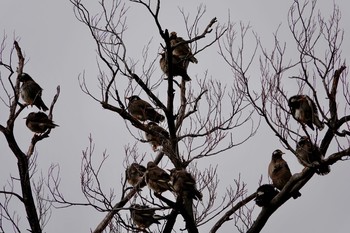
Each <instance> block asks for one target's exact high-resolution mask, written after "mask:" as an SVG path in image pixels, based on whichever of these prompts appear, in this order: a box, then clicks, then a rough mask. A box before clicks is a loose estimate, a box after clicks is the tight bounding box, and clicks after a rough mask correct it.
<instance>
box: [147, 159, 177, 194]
mask: <svg viewBox="0 0 350 233" xmlns="http://www.w3.org/2000/svg"><path fill="white" fill-rule="evenodd" d="M146 183H147V185H148V187H149V188H150V189H152V190H153V191H154V192H156V193H159V194H160V193H162V192H165V191H167V190H172V187H171V185H170V175H169V174H168V173H166V171H164V170H163V169H161V168H160V167H158V166H157V164H155V162H153V161H150V162H148V163H147V171H146Z"/></svg>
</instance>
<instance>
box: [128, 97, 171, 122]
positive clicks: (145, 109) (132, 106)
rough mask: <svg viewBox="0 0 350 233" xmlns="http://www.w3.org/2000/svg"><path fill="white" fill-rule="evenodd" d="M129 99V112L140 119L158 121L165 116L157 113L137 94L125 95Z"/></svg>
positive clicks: (162, 119)
mask: <svg viewBox="0 0 350 233" xmlns="http://www.w3.org/2000/svg"><path fill="white" fill-rule="evenodd" d="M127 99H128V100H129V104H128V110H129V113H130V114H131V115H132V116H133V117H135V118H136V119H138V120H140V121H146V120H150V121H154V122H157V123H159V122H160V121H164V119H165V117H164V116H163V115H161V114H159V113H158V112H157V111H156V110H155V109H154V108H153V107H152V106H151V105H150V104H149V103H148V102H146V101H144V100H142V99H141V98H140V97H138V96H137V95H133V96H130V97H127Z"/></svg>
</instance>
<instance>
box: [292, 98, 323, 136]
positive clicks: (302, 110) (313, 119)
mask: <svg viewBox="0 0 350 233" xmlns="http://www.w3.org/2000/svg"><path fill="white" fill-rule="evenodd" d="M288 106H289V107H290V110H291V112H292V115H293V117H294V119H295V120H296V121H298V122H299V123H301V124H306V125H307V126H309V127H310V128H311V129H312V130H314V126H313V125H315V126H316V127H317V128H318V129H319V130H322V129H323V128H324V124H323V122H321V121H320V119H319V118H318V112H317V106H316V104H315V103H314V101H312V99H311V98H310V97H309V96H307V95H294V96H292V97H290V98H289V100H288Z"/></svg>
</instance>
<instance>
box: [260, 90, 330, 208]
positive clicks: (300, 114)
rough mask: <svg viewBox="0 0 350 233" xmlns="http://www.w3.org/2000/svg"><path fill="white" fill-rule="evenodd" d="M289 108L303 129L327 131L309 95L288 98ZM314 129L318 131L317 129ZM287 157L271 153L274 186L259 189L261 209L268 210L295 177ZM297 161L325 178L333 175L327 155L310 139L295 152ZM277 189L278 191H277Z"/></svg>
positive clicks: (298, 145) (303, 142)
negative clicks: (330, 173)
mask: <svg viewBox="0 0 350 233" xmlns="http://www.w3.org/2000/svg"><path fill="white" fill-rule="evenodd" d="M288 106H289V108H290V111H291V113H292V116H293V118H294V119H295V120H296V121H297V122H299V123H300V124H301V125H302V127H303V128H305V125H307V126H308V127H310V128H311V129H312V130H315V127H316V128H317V129H318V130H322V129H323V128H324V123H323V122H322V121H321V120H320V119H319V117H318V111H317V106H316V104H315V103H314V101H313V100H312V99H311V98H310V97H309V96H307V95H295V96H292V97H290V98H289V100H288ZM314 126H315V127H314ZM283 154H284V153H283V152H282V151H281V150H279V149H277V150H275V151H274V152H273V153H272V158H271V162H270V164H269V167H268V174H269V176H270V178H271V180H272V184H264V185H262V186H260V187H259V188H258V189H257V196H256V199H255V202H256V204H257V205H258V206H261V207H262V206H267V205H268V204H269V203H270V201H271V200H272V199H273V198H274V197H275V196H276V195H277V194H278V191H277V190H276V189H278V190H282V189H283V187H284V186H285V185H286V183H287V182H288V181H289V179H290V178H291V177H292V174H291V171H290V169H289V167H288V164H287V162H286V161H285V160H284V159H283V158H282V155H283ZM295 154H296V157H297V159H298V161H299V163H300V164H301V165H303V166H304V167H311V168H314V169H315V172H316V173H317V174H319V175H326V174H328V173H329V172H330V167H329V165H327V164H325V163H324V162H323V159H324V154H322V152H321V151H320V149H319V147H318V146H317V145H316V144H314V143H312V141H311V139H310V138H309V137H308V136H302V137H300V139H299V141H298V142H297V145H296V149H295ZM275 188H276V189H275ZM300 196H301V194H300V192H299V191H294V192H293V193H292V197H293V198H294V199H295V198H298V197H300Z"/></svg>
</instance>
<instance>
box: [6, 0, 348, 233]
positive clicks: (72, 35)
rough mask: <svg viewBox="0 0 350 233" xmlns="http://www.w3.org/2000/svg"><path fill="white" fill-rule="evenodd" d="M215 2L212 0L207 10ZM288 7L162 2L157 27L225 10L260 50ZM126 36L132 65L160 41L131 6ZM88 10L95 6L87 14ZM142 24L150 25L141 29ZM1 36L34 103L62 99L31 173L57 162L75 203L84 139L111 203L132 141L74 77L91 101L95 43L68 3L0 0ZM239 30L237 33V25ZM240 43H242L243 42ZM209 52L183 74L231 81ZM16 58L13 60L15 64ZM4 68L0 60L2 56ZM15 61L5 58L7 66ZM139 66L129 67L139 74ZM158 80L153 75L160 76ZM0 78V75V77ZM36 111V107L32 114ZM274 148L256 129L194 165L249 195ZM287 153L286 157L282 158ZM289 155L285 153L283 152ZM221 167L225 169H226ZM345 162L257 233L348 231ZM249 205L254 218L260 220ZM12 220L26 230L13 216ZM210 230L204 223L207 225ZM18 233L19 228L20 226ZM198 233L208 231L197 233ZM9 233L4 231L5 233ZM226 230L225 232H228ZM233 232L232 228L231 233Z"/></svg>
mask: <svg viewBox="0 0 350 233" xmlns="http://www.w3.org/2000/svg"><path fill="white" fill-rule="evenodd" d="M214 2H215V3H214ZM292 2H293V1H279V0H267V1H258V0H248V1H229V0H225V1H224V0H220V1H197V0H192V1H187V0H179V1H171V0H163V1H162V8H161V12H162V13H161V17H160V19H161V22H162V24H163V27H164V28H169V30H176V31H178V32H179V34H180V32H185V29H184V28H183V26H184V23H183V21H182V18H181V14H180V12H179V10H178V8H177V7H180V8H184V9H185V10H186V11H187V12H195V11H196V8H197V7H198V6H199V5H200V4H204V5H205V6H206V8H207V12H206V14H205V17H204V18H203V21H202V24H203V26H205V25H206V24H207V22H209V20H210V19H211V18H213V17H217V18H218V22H219V23H221V24H224V23H226V22H227V19H228V11H230V15H231V20H232V21H234V22H237V23H239V22H240V21H242V22H243V23H248V22H250V24H251V26H252V28H253V29H254V30H255V31H256V32H257V33H258V34H259V35H260V37H261V39H262V41H263V42H264V43H266V45H267V47H268V46H271V45H272V43H273V37H272V33H274V32H275V31H276V29H277V27H278V26H279V25H280V24H281V32H282V33H281V38H282V39H283V40H286V41H288V40H290V33H289V34H288V33H287V32H288V30H287V12H288V9H289V7H290V4H291V3H292ZM335 3H336V4H337V5H339V6H340V9H341V11H342V20H341V25H342V26H341V27H342V28H344V29H345V38H344V42H343V47H342V49H343V56H348V55H349V54H350V37H349V33H350V28H349V24H348V22H350V16H349V14H348V12H347V10H348V9H350V8H349V7H350V3H349V1H346V0H338V1H335ZM128 5H130V10H129V16H128V28H129V31H128V32H127V35H128V36H129V40H128V44H129V45H130V54H129V55H130V56H133V58H134V60H139V61H141V59H142V57H141V52H142V49H143V46H144V44H142V43H140V41H141V42H142V40H141V39H144V40H145V42H148V40H150V39H151V38H153V40H152V48H154V49H155V51H154V53H155V54H156V53H157V52H158V51H157V48H159V43H161V38H160V36H159V35H158V34H157V33H156V28H155V26H154V25H153V24H152V21H151V18H150V16H149V15H148V14H147V12H146V10H145V9H144V8H142V7H141V6H140V5H137V4H130V3H128ZM318 7H319V8H320V9H321V10H322V12H324V14H325V16H328V15H329V14H330V9H331V8H332V2H331V1H320V2H319V3H318ZM95 10H96V9H95ZM147 22H149V23H147ZM0 29H1V38H2V35H3V34H6V35H7V40H6V43H7V51H8V50H9V48H10V47H11V46H12V42H13V38H14V36H15V37H16V38H17V39H18V40H19V44H20V46H21V47H22V49H23V51H24V53H25V57H26V62H27V63H26V65H25V69H24V70H25V72H27V73H29V74H30V75H31V76H32V77H33V78H34V79H35V80H36V81H37V82H38V83H39V84H40V85H41V87H42V88H43V89H44V92H43V99H44V101H45V102H46V104H47V105H48V104H49V103H50V102H51V100H52V98H53V95H54V94H55V90H56V86H57V85H60V86H61V95H60V98H59V100H58V102H57V104H56V106H55V111H54V120H55V122H56V123H57V124H58V125H60V127H59V128H57V129H55V130H53V131H52V132H51V135H50V137H49V138H48V139H45V140H43V141H41V142H40V143H38V145H37V147H36V151H37V152H38V156H39V158H38V170H39V171H42V172H43V173H44V174H45V173H46V172H47V170H48V168H49V166H50V165H51V164H59V165H60V168H61V171H60V172H61V178H62V180H61V185H62V190H63V192H64V193H65V195H66V198H67V199H69V200H72V201H79V200H82V194H81V191H80V180H79V179H80V162H81V157H82V154H81V151H82V150H84V149H85V148H86V147H87V146H88V137H89V135H90V134H91V135H92V137H93V139H94V140H95V143H96V147H95V156H96V160H97V161H99V160H100V159H101V156H102V152H103V151H104V150H105V149H106V150H107V154H109V155H110V158H109V163H108V165H107V166H106V167H105V172H103V175H104V178H103V182H104V184H105V185H106V188H107V190H108V189H109V188H114V189H115V190H116V194H117V200H118V198H119V196H118V195H119V194H120V190H119V189H118V187H120V180H121V175H122V174H123V173H124V170H123V164H122V162H123V156H124V145H126V144H129V143H130V144H133V143H134V139H133V137H131V136H130V135H129V132H128V131H127V130H126V128H125V124H124V122H123V121H122V120H121V118H120V117H118V116H116V115H115V114H113V113H111V112H109V111H106V110H103V109H102V107H101V106H100V105H99V104H98V103H97V102H95V101H93V100H92V99H91V98H89V97H88V96H87V95H85V94H83V93H82V91H81V90H80V88H79V83H78V75H79V74H81V73H82V72H83V71H85V75H86V78H87V80H88V84H89V85H90V86H91V88H92V89H93V90H94V91H95V93H96V94H97V95H98V93H99V92H98V89H97V86H98V83H97V80H96V75H97V74H98V69H97V66H96V53H95V45H94V43H93V41H92V38H91V36H90V34H89V32H88V30H87V28H86V27H85V26H84V25H83V24H81V23H79V22H78V21H77V20H76V18H75V17H74V14H73V10H72V5H71V4H70V3H69V1H43V0H32V1H19V0H2V3H1V7H0ZM237 30H238V27H237ZM247 46H249V41H247ZM216 51H217V47H216V46H215V47H212V48H210V49H209V50H206V51H204V52H203V53H201V54H199V55H198V57H197V58H198V60H199V61H200V62H199V64H198V65H196V66H194V65H193V66H191V70H190V71H189V73H190V75H191V76H192V77H193V76H196V75H198V77H200V75H203V73H204V71H205V70H208V71H209V74H210V75H212V76H213V77H215V78H216V79H218V80H222V81H223V82H227V80H229V79H230V78H231V77H232V75H231V73H230V70H229V69H228V68H227V67H223V66H222V63H223V62H222V61H220V60H217V59H215V60H213V59H211V58H212V55H215V57H218V56H217V54H216ZM14 58H15V57H14ZM3 59H4V61H7V59H8V56H4V57H3ZM16 62H17V59H15V60H14V61H13V66H14V67H16ZM141 65H142V62H140V63H139V64H138V66H136V71H137V69H138V70H139V71H140V70H141ZM1 72H3V70H1ZM159 74H160V73H159ZM251 74H256V75H259V74H260V72H259V67H257V68H256V73H255V72H254V69H253V71H251ZM1 75H3V73H1ZM0 109H1V114H0V121H1V124H5V120H6V117H7V115H8V114H7V112H6V111H5V110H4V107H1V108H0ZM31 111H33V109H30V108H29V109H27V110H25V111H24V112H23V113H22V114H21V116H23V117H25V116H26V115H27V114H28V112H31ZM34 111H36V109H34ZM24 121H25V120H22V117H19V118H18V120H17V124H16V126H15V127H16V128H15V131H16V138H17V139H18V141H19V142H20V145H21V147H22V149H23V150H24V151H26V150H27V148H28V145H29V142H30V139H31V137H32V133H31V132H30V131H29V130H28V129H27V128H26V127H25V124H24ZM0 148H1V151H0V161H1V162H0V185H1V186H3V185H4V184H5V182H6V180H8V179H9V177H10V175H9V174H11V175H12V176H15V177H17V166H16V161H15V159H14V156H13V155H12V154H11V153H10V152H9V150H8V149H7V144H6V142H5V139H4V137H0ZM276 148H281V145H280V144H279V142H278V140H277V139H276V138H274V136H273V134H272V133H271V132H270V131H269V129H268V128H267V127H266V126H265V125H264V124H263V125H262V127H261V129H260V130H259V132H258V134H257V135H256V136H255V137H254V138H253V139H251V140H250V141H248V142H247V143H245V144H243V145H241V146H239V147H236V148H234V149H232V150H230V151H228V152H225V153H224V154H222V155H219V156H217V157H215V158H208V159H203V160H202V161H200V166H203V167H207V166H209V165H210V164H218V167H219V171H220V174H219V178H220V181H221V183H220V185H221V187H222V190H225V187H226V186H227V185H229V184H233V180H234V179H237V178H238V175H239V174H241V179H243V180H244V181H245V182H246V183H247V184H248V191H249V193H252V192H254V191H255V189H256V188H257V184H258V181H259V178H260V176H261V175H263V181H264V183H266V182H268V179H267V166H268V163H269V161H270V159H271V153H272V151H273V150H275V149H276ZM143 149H144V150H145V152H146V153H147V155H146V156H147V158H149V159H151V158H153V157H154V154H153V152H152V150H151V149H150V146H148V145H147V146H145V145H140V150H143ZM287 153H289V152H287ZM289 154H290V153H289ZM286 160H287V161H288V163H289V166H290V168H291V170H292V172H299V171H301V170H302V166H301V165H300V164H299V163H298V162H297V160H296V159H295V157H294V156H290V157H288V155H287V156H286ZM228 161H230V162H228ZM348 167H349V164H348V162H339V163H337V164H336V165H334V166H333V167H332V172H331V173H330V174H329V175H327V176H324V177H321V176H314V177H313V179H312V180H311V181H310V182H309V183H308V184H307V185H306V186H305V187H304V188H303V189H302V190H301V193H302V197H301V198H299V199H297V200H290V201H288V202H287V203H286V204H285V205H283V206H282V207H281V208H280V209H279V210H277V212H276V213H275V214H274V215H273V216H272V217H271V218H270V220H269V221H268V223H267V224H266V226H265V228H264V229H263V231H262V232H266V233H269V232H284V233H295V232H301V233H303V232H318V233H328V232H348V231H349V229H350V222H349V217H350V214H349V211H348V210H349V208H350V203H349V201H348V195H349V192H350V186H349V169H348ZM259 210H260V209H259V208H258V207H256V210H255V215H256V214H258V213H259ZM104 215H105V213H102V214H101V213H97V212H96V211H95V210H92V209H90V208H82V207H79V208H74V207H73V208H68V209H58V210H56V209H54V210H53V214H52V218H51V220H50V222H49V223H48V225H47V226H46V228H45V231H46V232H90V229H94V228H95V227H96V226H97V224H98V223H99V222H100V221H101V220H102V218H103V216H104ZM21 222H23V223H24V225H26V224H27V223H26V219H25V217H24V215H23V216H22V219H21ZM208 226H209V227H211V226H212V224H211V223H209V224H208ZM233 227H234V226H233V224H232V223H231V222H228V223H225V224H224V227H223V228H222V229H221V230H220V232H228V231H229V229H232V228H233ZM22 230H23V232H24V231H25V228H22ZM200 230H201V232H206V231H207V230H208V228H206V227H202V228H200ZM9 232H11V230H9ZM231 232H232V231H231ZM233 232H235V231H233Z"/></svg>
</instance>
